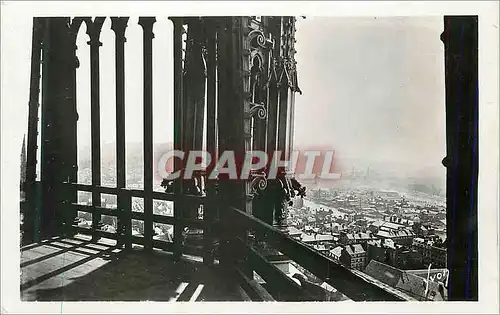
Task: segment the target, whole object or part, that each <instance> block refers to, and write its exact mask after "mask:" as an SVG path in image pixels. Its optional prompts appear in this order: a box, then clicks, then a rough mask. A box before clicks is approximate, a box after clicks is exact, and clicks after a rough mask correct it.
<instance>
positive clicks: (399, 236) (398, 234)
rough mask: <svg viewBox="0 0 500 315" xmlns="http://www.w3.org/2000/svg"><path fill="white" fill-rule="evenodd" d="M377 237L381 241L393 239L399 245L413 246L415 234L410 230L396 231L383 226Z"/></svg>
mask: <svg viewBox="0 0 500 315" xmlns="http://www.w3.org/2000/svg"><path fill="white" fill-rule="evenodd" d="M376 236H377V238H381V239H392V240H393V241H394V242H395V243H397V244H402V245H411V244H412V242H413V238H414V237H415V233H414V232H413V231H412V230H411V229H409V228H404V229H398V230H394V229H390V228H386V227H384V226H382V227H381V228H380V230H379V231H378V232H377V234H376Z"/></svg>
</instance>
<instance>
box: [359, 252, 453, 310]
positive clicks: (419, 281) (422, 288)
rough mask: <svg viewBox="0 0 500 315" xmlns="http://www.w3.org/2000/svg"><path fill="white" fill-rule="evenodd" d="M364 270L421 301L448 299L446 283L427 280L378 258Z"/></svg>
mask: <svg viewBox="0 0 500 315" xmlns="http://www.w3.org/2000/svg"><path fill="white" fill-rule="evenodd" d="M364 272H365V273H366V274H367V275H369V276H371V277H373V278H375V279H377V280H379V281H381V282H383V283H385V284H387V285H389V286H391V287H393V288H396V289H398V290H400V291H403V292H405V293H406V294H408V295H410V296H412V297H413V298H415V299H417V300H419V301H446V300H447V295H448V293H447V290H446V288H445V287H444V285H442V284H440V283H436V282H434V281H430V280H427V279H426V278H422V277H420V276H417V275H415V274H412V273H410V272H406V271H403V270H401V269H398V268H395V267H392V266H389V265H387V264H384V263H381V262H378V261H376V260H372V261H370V263H369V264H368V265H367V266H366V268H365V270H364Z"/></svg>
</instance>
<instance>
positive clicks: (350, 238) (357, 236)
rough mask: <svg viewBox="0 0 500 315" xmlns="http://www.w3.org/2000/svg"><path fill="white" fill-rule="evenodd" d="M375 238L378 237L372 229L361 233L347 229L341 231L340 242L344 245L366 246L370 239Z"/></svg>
mask: <svg viewBox="0 0 500 315" xmlns="http://www.w3.org/2000/svg"><path fill="white" fill-rule="evenodd" d="M374 239H376V237H374V236H373V235H372V233H371V232H370V231H367V232H360V233H347V232H345V231H341V232H340V237H339V242H340V243H341V244H343V245H352V244H362V245H363V246H366V243H367V242H368V241H370V240H374Z"/></svg>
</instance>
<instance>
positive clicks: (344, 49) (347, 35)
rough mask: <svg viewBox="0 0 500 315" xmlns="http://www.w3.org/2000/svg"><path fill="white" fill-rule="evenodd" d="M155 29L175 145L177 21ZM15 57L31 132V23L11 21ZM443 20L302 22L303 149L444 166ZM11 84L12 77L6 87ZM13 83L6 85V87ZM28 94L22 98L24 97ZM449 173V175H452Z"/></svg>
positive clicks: (106, 134) (131, 95)
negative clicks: (174, 38)
mask: <svg viewBox="0 0 500 315" xmlns="http://www.w3.org/2000/svg"><path fill="white" fill-rule="evenodd" d="M157 20H158V21H157V22H156V23H155V27H154V33H155V39H154V40H153V58H154V59H153V65H154V69H153V82H154V87H153V93H154V95H153V107H154V127H153V128H154V141H155V142H166V141H172V139H173V127H172V122H173V121H172V115H173V104H172V101H173V96H172V90H173V81H172V68H171V65H172V49H171V46H170V43H171V40H172V38H171V33H172V32H171V24H170V22H169V21H168V20H167V19H166V18H158V19H157ZM110 26H111V22H110V20H109V19H107V20H106V23H105V24H104V27H103V32H102V34H101V41H102V42H103V43H104V45H103V46H102V47H101V121H102V126H101V137H102V142H114V141H115V118H114V117H115V110H114V107H115V83H114V76H115V74H114V33H113V32H112V31H111V29H110ZM7 27H11V28H12V31H11V32H7V33H6V34H7V36H16V38H17V41H16V42H15V45H17V46H16V47H14V46H12V49H10V50H8V51H7V50H2V58H4V60H17V62H16V64H17V65H18V66H17V67H16V71H15V72H13V73H9V74H7V73H4V72H2V76H7V75H9V77H8V78H9V80H14V81H15V82H12V86H16V90H17V91H19V93H18V95H16V96H12V95H10V100H14V101H15V102H16V103H18V104H17V105H16V106H18V107H17V108H18V109H21V110H20V112H19V114H17V115H19V116H20V117H21V120H22V121H23V122H24V124H25V126H26V123H27V109H28V107H27V103H28V92H29V72H30V68H29V65H30V63H29V58H30V51H29V50H28V49H26V48H27V47H30V46H31V27H32V25H31V18H26V19H17V20H16V21H11V22H10V23H9V24H8V25H7ZM442 28H443V26H442V18H441V17H408V18H397V17H385V18H373V17H362V18H343V17H335V18H314V17H307V18H306V19H305V20H303V19H299V20H298V22H297V34H296V37H297V43H296V49H297V51H298V52H297V55H296V58H297V61H298V71H299V84H300V88H301V89H302V91H303V95H297V97H296V113H295V117H296V120H295V144H296V145H329V146H332V147H333V148H335V149H336V150H337V152H338V154H339V155H340V156H347V157H352V158H362V159H364V160H373V161H380V160H383V161H386V162H389V163H392V162H399V163H405V164H410V165H411V166H410V167H411V168H414V169H418V168H420V167H427V166H434V167H437V168H438V169H443V172H444V168H443V167H442V166H441V164H440V163H441V159H442V158H443V157H444V155H445V134H444V132H445V129H444V128H445V125H444V65H443V64H444V61H443V59H444V57H443V44H442V43H441V41H440V40H439V35H440V33H441V31H442ZM126 37H127V43H126V48H125V60H126V129H127V134H126V136H127V138H128V139H129V141H141V139H142V135H143V133H142V128H143V126H142V109H141V108H142V71H143V70H142V46H141V43H142V29H141V27H140V26H139V25H138V24H137V17H136V18H131V20H130V22H129V26H128V28H127V32H126ZM87 41H88V36H87V35H86V34H85V27H84V26H83V27H82V28H81V29H80V34H79V37H78V42H77V45H78V51H77V54H78V56H79V59H80V64H81V66H80V69H78V72H77V76H78V77H77V79H78V82H80V85H79V86H78V90H77V98H78V110H79V114H80V120H79V123H78V128H79V129H78V130H79V140H80V142H79V144H80V145H83V146H87V145H90V110H89V109H90V98H89V95H90V70H89V61H90V57H89V53H90V51H89V46H88V45H87V44H86V42H87ZM4 82H5V81H4ZM7 86H8V83H7ZM23 91H24V92H23ZM443 172H441V173H442V174H444V173H443Z"/></svg>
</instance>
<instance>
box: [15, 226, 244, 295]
mask: <svg viewBox="0 0 500 315" xmlns="http://www.w3.org/2000/svg"><path fill="white" fill-rule="evenodd" d="M216 270H217V269H216V267H212V268H207V267H206V266H204V265H203V264H201V263H200V262H196V261H193V260H188V259H181V260H180V261H178V262H174V261H173V260H172V256H171V254H168V253H165V252H156V251H155V252H152V253H146V252H144V251H142V250H140V249H135V250H132V251H131V252H127V253H126V252H124V251H122V249H120V248H116V247H115V246H114V241H110V240H104V239H103V240H100V241H99V242H98V243H91V242H90V240H89V239H88V238H85V237H81V236H77V237H75V238H72V239H61V238H54V239H52V240H49V241H46V242H44V243H37V244H32V245H28V246H26V247H23V248H22V250H21V271H22V274H21V300H24V301H242V300H243V299H244V297H243V296H242V295H241V294H239V293H238V292H240V291H241V289H240V288H239V287H238V286H235V285H232V284H230V283H229V282H228V281H223V280H222V278H221V277H220V276H218V275H220V272H217V271H216Z"/></svg>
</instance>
